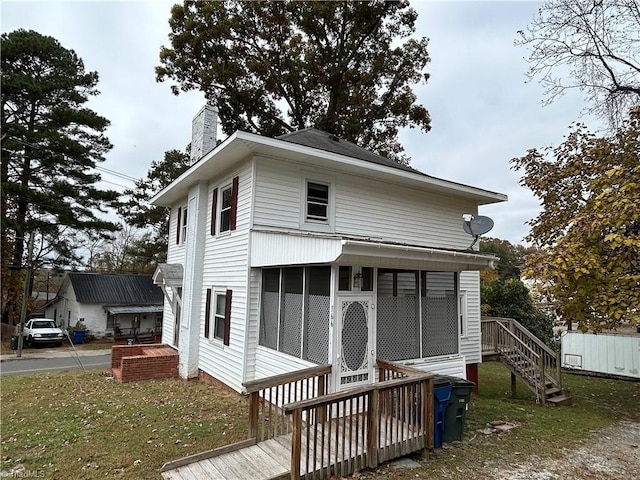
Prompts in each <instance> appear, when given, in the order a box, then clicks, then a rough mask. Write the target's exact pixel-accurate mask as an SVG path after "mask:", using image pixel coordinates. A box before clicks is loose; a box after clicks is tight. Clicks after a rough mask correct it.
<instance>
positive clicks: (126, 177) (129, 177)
mask: <svg viewBox="0 0 640 480" xmlns="http://www.w3.org/2000/svg"><path fill="white" fill-rule="evenodd" d="M13 140H14V141H15V142H17V143H20V144H22V145H25V146H27V147H31V148H34V149H36V150H46V149H45V148H44V147H42V146H40V145H36V144H33V143H30V142H25V141H24V140H19V139H15V138H14V139H13ZM94 168H95V169H96V170H99V171H102V172H104V173H107V174H109V175H113V176H115V177H120V178H121V179H123V180H129V181H131V182H134V183H135V182H137V181H138V180H140V179H139V178H135V177H132V176H130V175H127V174H125V173H121V172H118V171H116V170H111V169H110V168H106V167H102V166H100V165H96V166H95V167H94ZM102 181H103V182H106V183H111V184H113V185H117V186H119V187H122V188H129V187H125V186H124V185H119V184H117V183H114V182H109V181H108V180H102Z"/></svg>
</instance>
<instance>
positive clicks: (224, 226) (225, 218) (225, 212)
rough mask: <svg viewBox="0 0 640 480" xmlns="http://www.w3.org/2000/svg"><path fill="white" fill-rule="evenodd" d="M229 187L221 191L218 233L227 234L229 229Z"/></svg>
mask: <svg viewBox="0 0 640 480" xmlns="http://www.w3.org/2000/svg"><path fill="white" fill-rule="evenodd" d="M230 225H231V185H229V186H228V187H225V188H223V189H222V203H221V205H220V231H221V232H228V231H229V230H230V229H231V228H230Z"/></svg>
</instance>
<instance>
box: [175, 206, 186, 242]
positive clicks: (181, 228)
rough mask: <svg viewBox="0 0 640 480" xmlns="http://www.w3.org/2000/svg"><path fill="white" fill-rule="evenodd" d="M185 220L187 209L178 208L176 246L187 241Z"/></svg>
mask: <svg viewBox="0 0 640 480" xmlns="http://www.w3.org/2000/svg"><path fill="white" fill-rule="evenodd" d="M187 220H188V209H187V206H186V205H185V206H184V207H180V208H178V220H177V222H176V244H177V245H180V244H181V243H185V242H186V241H187Z"/></svg>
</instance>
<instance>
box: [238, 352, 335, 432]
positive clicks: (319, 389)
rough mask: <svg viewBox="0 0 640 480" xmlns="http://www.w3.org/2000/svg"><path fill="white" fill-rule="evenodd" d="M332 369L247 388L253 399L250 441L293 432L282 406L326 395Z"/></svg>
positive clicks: (301, 372) (262, 381)
mask: <svg viewBox="0 0 640 480" xmlns="http://www.w3.org/2000/svg"><path fill="white" fill-rule="evenodd" d="M330 373H331V365H321V366H318V367H311V368H305V369H303V370H297V371H295V372H291V373H285V374H283V375H274V376H272V377H267V378H261V379H259V380H252V381H250V382H246V383H244V384H243V386H244V388H245V392H246V393H247V394H248V395H249V438H255V439H256V441H257V442H260V441H263V440H267V439H269V438H275V437H277V436H280V435H285V434H287V433H289V432H291V422H290V418H289V417H287V416H286V415H285V414H284V412H283V411H282V406H283V405H285V404H287V403H291V402H296V401H300V400H309V399H312V398H315V397H317V396H322V395H324V394H325V393H326V388H327V385H328V380H329V374H330Z"/></svg>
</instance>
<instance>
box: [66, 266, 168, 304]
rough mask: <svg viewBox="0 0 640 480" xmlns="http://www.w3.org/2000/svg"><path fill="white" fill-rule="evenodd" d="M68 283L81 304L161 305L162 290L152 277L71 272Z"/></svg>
mask: <svg viewBox="0 0 640 480" xmlns="http://www.w3.org/2000/svg"><path fill="white" fill-rule="evenodd" d="M69 280H70V281H71V285H72V286H73V290H74V292H75V294H76V300H77V301H78V302H80V303H107V304H111V305H118V304H120V305H144V304H146V305H150V304H162V302H163V295H162V290H160V288H159V287H158V286H157V285H154V284H153V280H152V279H151V275H116V274H99V273H69Z"/></svg>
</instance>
